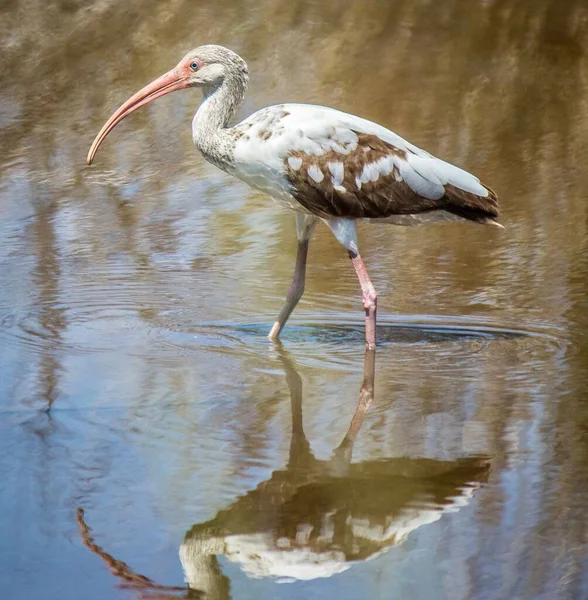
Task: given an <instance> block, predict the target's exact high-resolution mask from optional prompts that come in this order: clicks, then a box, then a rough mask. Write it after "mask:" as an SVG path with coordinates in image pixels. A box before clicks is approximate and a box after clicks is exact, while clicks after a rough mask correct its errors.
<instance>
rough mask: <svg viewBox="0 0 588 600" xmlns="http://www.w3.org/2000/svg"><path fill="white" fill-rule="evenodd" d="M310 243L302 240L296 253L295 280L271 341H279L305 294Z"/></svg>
mask: <svg viewBox="0 0 588 600" xmlns="http://www.w3.org/2000/svg"><path fill="white" fill-rule="evenodd" d="M308 243H309V240H302V241H299V242H298V250H297V251H296V266H295V267H294V278H293V279H292V284H291V285H290V287H289V288H288V293H287V294H286V303H285V304H284V306H283V307H282V310H281V311H280V314H279V315H278V320H277V321H276V322H275V323H274V325H273V327H272V329H271V331H270V332H269V335H268V336H267V337H268V338H269V339H270V340H277V339H278V337H279V336H280V332H281V331H282V329H284V325H285V324H286V321H287V320H288V318H289V317H290V315H291V314H292V311H293V310H294V308H295V307H296V305H297V304H298V301H299V300H300V298H302V294H304V280H305V278H306V257H307V256H308Z"/></svg>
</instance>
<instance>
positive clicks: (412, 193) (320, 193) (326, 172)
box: [285, 132, 498, 223]
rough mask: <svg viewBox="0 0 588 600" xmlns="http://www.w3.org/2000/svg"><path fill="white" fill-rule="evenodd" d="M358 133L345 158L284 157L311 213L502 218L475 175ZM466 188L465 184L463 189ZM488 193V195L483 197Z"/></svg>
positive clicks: (339, 155) (293, 154)
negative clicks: (444, 213)
mask: <svg viewBox="0 0 588 600" xmlns="http://www.w3.org/2000/svg"><path fill="white" fill-rule="evenodd" d="M355 133H356V135H357V137H358V143H357V146H356V147H355V148H354V149H353V150H352V151H350V152H348V153H347V154H343V153H340V152H337V151H335V150H332V149H328V150H327V151H326V152H325V153H323V154H320V155H316V154H308V153H305V152H303V151H299V150H298V151H293V152H291V153H290V154H289V155H288V156H287V157H286V161H285V165H286V170H287V176H288V179H289V180H290V183H291V184H292V186H293V188H294V196H295V198H296V199H297V200H298V202H300V204H302V206H304V207H305V208H306V209H307V210H308V211H310V212H311V213H313V214H315V215H317V216H319V217H347V218H352V219H362V218H370V219H381V218H386V217H391V216H394V215H411V214H421V213H426V212H429V211H436V210H444V211H447V212H449V213H453V214H455V215H458V216H460V217H463V218H464V219H469V220H471V221H476V222H478V223H488V222H492V221H494V220H495V219H496V218H497V217H498V200H497V197H496V194H495V193H494V192H493V191H492V190H491V189H490V188H487V187H486V186H484V185H483V184H480V183H479V181H478V180H477V179H476V178H474V176H473V175H469V174H467V173H465V172H464V171H461V169H457V167H453V165H449V164H448V163H445V162H443V161H441V160H439V159H437V158H435V157H433V156H430V155H426V154H425V153H423V155H422V156H419V155H417V154H411V153H410V150H404V149H400V148H397V147H395V146H393V145H391V144H389V143H387V142H384V141H383V140H382V139H380V138H379V137H378V136H377V135H373V134H368V133H357V132H355ZM409 154H410V155H409ZM419 171H420V172H419ZM451 173H457V175H458V177H457V181H461V180H462V179H463V177H467V178H470V179H471V182H472V184H471V185H469V187H470V188H472V187H475V189H476V190H478V189H479V190H480V193H479V194H476V193H475V192H474V191H471V189H470V190H467V189H462V188H460V187H458V185H454V184H453V183H451V182H450V181H451ZM447 174H449V175H447ZM468 183H469V180H467V179H466V180H465V184H466V185H464V187H468V185H467V184H468ZM484 190H487V195H486V196H483V195H481V194H482V193H485V192H484Z"/></svg>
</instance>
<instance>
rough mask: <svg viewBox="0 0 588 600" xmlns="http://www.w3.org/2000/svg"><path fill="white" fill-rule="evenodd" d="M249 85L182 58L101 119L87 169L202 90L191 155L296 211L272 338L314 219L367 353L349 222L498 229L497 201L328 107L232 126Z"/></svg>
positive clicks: (369, 305) (361, 274)
mask: <svg viewBox="0 0 588 600" xmlns="http://www.w3.org/2000/svg"><path fill="white" fill-rule="evenodd" d="M247 81H248V69H247V64H246V63H245V61H244V60H243V59H242V58H241V57H240V56H238V55H237V54H235V53H234V52H232V51H231V50H229V49H227V48H224V47H222V46H215V45H207V46H200V47H199V48H196V49H195V50H192V51H191V52H188V54H186V56H184V58H182V60H181V61H180V62H179V63H178V64H177V65H176V67H174V68H173V69H172V70H171V71H169V72H168V73H166V74H165V75H162V76H161V77H159V78H158V79H156V80H155V81H153V82H152V83H150V84H149V85H147V86H146V87H144V88H143V89H142V90H140V91H139V92H137V93H136V94H135V95H134V96H132V97H131V98H129V99H128V100H127V101H126V102H125V103H124V104H123V105H122V106H121V107H120V108H119V109H118V110H117V111H116V112H115V113H114V114H113V115H112V116H111V117H110V119H108V121H107V122H106V123H105V124H104V126H103V127H102V129H101V130H100V132H99V133H98V135H97V136H96V139H95V140H94V142H93V143H92V147H91V148H90V151H89V153H88V159H87V162H88V164H91V163H92V161H93V160H94V156H95V154H96V152H97V150H98V147H99V146H100V144H101V143H102V142H103V141H104V138H105V137H106V136H107V135H108V134H109V133H110V131H112V129H113V128H114V127H115V126H116V125H117V124H118V123H119V122H120V121H122V119H124V118H125V117H126V116H128V115H130V114H131V113H132V112H133V111H135V110H137V109H138V108H140V107H141V106H144V105H145V104H147V103H149V102H151V101H152V100H155V99H156V98H159V97H161V96H163V95H165V94H169V93H170V92H173V91H175V90H181V89H185V88H190V87H200V88H202V90H203V100H202V104H201V105H200V108H199V109H198V111H197V112H196V115H195V116H194V120H193V121H192V137H193V140H194V144H195V145H196V148H198V150H199V151H200V152H201V153H202V155H203V156H204V158H205V159H206V160H208V161H209V162H211V163H212V164H213V165H216V166H217V167H219V168H220V169H222V170H223V171H226V172H227V173H229V174H231V175H234V176H235V177H238V178H239V179H242V180H243V181H245V182H246V183H248V184H249V185H250V186H252V187H254V188H256V189H258V190H261V191H262V192H265V193H267V194H269V195H270V196H271V197H272V198H273V199H274V200H276V201H278V202H280V203H282V204H284V205H286V206H287V207H289V208H291V209H293V210H294V211H296V232H297V236H298V249H297V254H296V266H295V269H294V277H293V280H292V284H291V286H290V288H289V289H288V293H287V297H286V303H285V304H284V306H283V308H282V310H281V311H280V314H279V316H278V319H277V321H276V322H275V323H274V325H273V327H272V329H271V331H270V333H269V338H270V339H277V338H278V336H279V335H280V332H281V331H282V329H283V327H284V325H285V324H286V321H287V320H288V317H289V316H290V314H291V313H292V311H293V310H294V307H295V306H296V304H297V303H298V301H299V300H300V298H301V297H302V294H303V292H304V279H305V274H306V257H307V254H308V243H309V240H310V237H311V235H312V232H313V230H314V228H315V226H316V224H317V222H318V221H319V220H321V221H323V222H324V223H326V225H328V227H329V228H330V229H331V231H332V232H333V234H334V235H335V237H336V238H337V240H338V241H339V242H340V243H341V244H342V245H343V246H344V247H345V248H346V249H347V251H348V253H349V257H350V258H351V261H352V263H353V266H354V268H355V271H356V273H357V277H358V278H359V283H360V285H361V290H362V294H363V306H364V309H365V313H366V320H365V336H366V344H367V346H368V348H374V347H375V345H376V306H377V296H376V291H375V289H374V286H373V285H372V282H371V281H370V278H369V276H368V273H367V269H366V267H365V264H364V262H363V260H362V258H361V256H360V254H359V247H358V243H357V231H356V222H357V221H368V222H384V223H392V224H395V225H417V224H420V223H424V222H439V221H474V222H476V223H482V224H487V225H497V226H499V227H502V226H501V225H499V224H498V223H497V222H496V219H497V217H498V201H497V198H496V194H495V193H494V192H493V191H492V190H491V189H490V188H488V187H486V186H485V185H483V184H482V183H480V180H479V179H478V178H477V177H474V176H473V175H471V174H470V173H467V172H466V171H463V170H462V169H459V168H458V167H455V166H453V165H451V164H449V163H447V162H445V161H443V160H440V159H438V158H435V157H434V156H432V155H431V154H429V153H428V152H425V151H424V150H421V149H420V148H417V147H416V146H413V145H412V144H410V143H409V142H407V141H406V140H404V139H402V138H401V137H400V136H398V135H396V134H395V133H393V132H391V131H389V130H388V129H386V128H385V127H382V126H381V125H378V124H376V123H373V122H371V121H368V120H366V119H362V118H360V117H356V116H354V115H350V114H346V113H343V112H340V111H338V110H334V109H332V108H326V107H324V106H313V105H306V104H278V105H276V106H270V107H268V108H263V109H261V110H259V111H257V112H256V113H254V114H253V115H251V116H250V117H248V118H247V119H245V120H244V121H242V122H241V123H239V124H238V125H235V126H233V127H229V126H228V124H229V122H230V120H231V118H232V117H233V116H234V114H235V112H236V111H237V109H238V108H239V106H240V105H241V103H242V101H243V98H244V96H245V92H246V90H247Z"/></svg>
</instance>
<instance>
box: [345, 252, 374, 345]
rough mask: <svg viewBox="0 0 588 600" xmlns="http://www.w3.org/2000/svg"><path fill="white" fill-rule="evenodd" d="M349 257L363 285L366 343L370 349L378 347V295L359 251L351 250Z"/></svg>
mask: <svg viewBox="0 0 588 600" xmlns="http://www.w3.org/2000/svg"><path fill="white" fill-rule="evenodd" d="M349 258H350V259H351V262H352V263H353V267H354V268H355V272H356V273H357V278H358V279H359V283H360V285H361V292H362V294H363V307H364V308H365V343H366V346H367V347H368V349H370V350H372V349H374V348H375V347H376V311H377V308H378V296H377V294H376V289H375V288H374V284H373V283H372V282H371V280H370V277H369V275H368V272H367V269H366V267H365V263H364V262H363V260H362V259H361V256H360V255H359V253H357V252H353V251H352V250H350V251H349Z"/></svg>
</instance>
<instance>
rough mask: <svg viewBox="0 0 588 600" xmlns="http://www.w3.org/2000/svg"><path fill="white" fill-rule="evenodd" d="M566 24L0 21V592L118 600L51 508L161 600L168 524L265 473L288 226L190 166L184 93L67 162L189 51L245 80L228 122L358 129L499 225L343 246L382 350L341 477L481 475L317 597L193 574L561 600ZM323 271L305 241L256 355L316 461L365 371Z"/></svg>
mask: <svg viewBox="0 0 588 600" xmlns="http://www.w3.org/2000/svg"><path fill="white" fill-rule="evenodd" d="M587 27H588V7H587V6H586V3H585V2H583V1H581V0H575V1H574V0H566V1H561V0H560V1H558V2H555V0H536V1H534V2H525V3H521V2H515V1H514V0H491V1H482V0H479V1H478V0H444V1H443V2H436V3H431V2H429V1H427V0H415V1H412V2H405V1H401V0H391V1H389V2H386V3H383V2H380V1H377V0H368V1H367V2H366V1H362V2H344V3H324V2H315V1H310V0H308V1H298V0H296V1H294V2H281V1H275V0H272V1H271V2H268V1H266V2H264V1H261V2H256V3H251V2H247V1H245V2H233V1H232V0H227V1H223V2H207V1H202V2H199V3H198V5H197V6H195V5H194V3H192V2H186V1H185V0H184V1H182V0H174V1H171V2H165V3H161V2H154V1H150V0H147V1H142V2H138V0H129V1H126V2H124V3H120V2H113V1H108V0H104V1H96V2H91V1H88V0H75V1H72V2H56V1H52V2H43V3H41V2H39V1H38V0H13V1H12V2H4V3H3V4H2V5H1V6H0V48H1V50H2V61H0V78H1V81H2V85H1V86H0V148H1V149H2V151H1V152H0V167H1V170H0V236H1V239H2V244H0V279H1V281H2V283H3V285H2V286H0V413H1V419H0V456H2V458H1V459H0V472H1V474H2V481H3V486H2V490H1V491H0V509H1V511H2V532H3V534H2V536H0V556H2V560H1V561H0V597H2V598H4V597H6V598H11V599H17V600H18V599H20V598H29V597H46V598H59V599H60V600H67V599H68V598H72V599H74V598H75V599H76V600H78V599H79V598H84V599H85V600H91V599H93V598H96V599H101V600H102V599H103V598H119V597H121V598H122V597H135V594H134V592H131V591H128V590H126V591H125V590H117V589H115V587H114V586H113V580H112V578H111V577H110V576H109V574H108V573H107V571H106V570H105V569H104V568H103V566H102V564H101V563H100V562H99V561H97V560H96V557H95V556H93V555H92V554H91V553H89V552H87V550H85V548H84V547H83V546H82V542H81V540H80V538H79V535H78V531H77V525H76V523H75V511H76V509H77V507H78V506H82V507H83V508H84V509H85V510H86V515H87V517H88V520H89V521H90V523H91V525H92V527H93V528H94V530H95V531H96V532H97V533H96V536H97V543H98V544H102V545H104V547H108V551H109V552H111V553H112V555H113V556H116V557H117V560H121V561H125V562H126V563H128V564H129V565H133V568H134V569H137V572H140V573H149V576H150V577H152V578H153V580H154V581H164V582H169V583H170V584H171V585H176V586H181V584H182V582H183V573H182V571H181V567H180V562H179V561H178V557H177V552H178V546H179V544H180V542H181V540H182V539H183V537H184V535H185V532H186V530H188V529H189V528H190V527H191V526H192V525H193V524H194V523H207V522H211V521H214V519H215V518H216V516H217V515H218V514H222V511H224V510H226V509H227V507H229V506H232V505H233V503H234V502H235V499H236V498H246V497H248V493H250V491H251V490H259V489H261V488H260V486H263V482H268V481H271V477H272V473H279V472H281V471H282V470H283V465H284V464H286V463H287V462H288V456H289V452H290V450H289V447H290V439H289V430H290V421H291V414H290V398H291V394H290V391H289V389H288V387H287V385H286V384H285V382H284V366H283V364H282V363H280V361H279V357H277V356H276V355H275V354H274V352H273V350H272V349H271V348H270V347H268V345H267V343H266V341H265V339H264V335H265V333H266V332H267V329H268V327H269V326H270V324H271V322H272V319H273V318H274V317H275V314H276V311H277V310H278V309H279V307H280V305H281V302H282V300H283V295H284V292H285V290H286V288H287V286H288V284H289V280H290V276H291V270H292V264H293V259H294V251H295V234H294V226H293V218H292V216H291V215H290V214H288V213H286V212H283V211H282V210H281V209H279V208H278V207H277V206H275V205H274V204H273V203H272V202H270V201H268V200H267V199H266V198H264V197H262V196H260V195H258V194H256V193H254V192H251V191H250V190H248V189H247V188H246V187H245V186H244V185H242V184H241V183H239V182H237V181H234V180H232V179H230V178H229V177H227V176H225V175H224V174H222V173H220V172H219V171H217V170H216V169H215V168H214V167H212V166H210V165H207V164H205V163H203V162H202V160H201V159H200V158H199V157H198V155H197V154H196V152H195V150H194V149H193V148H192V145H191V139H190V128H189V121H190V118H191V115H192V113H193V111H194V109H195V107H196V105H197V103H198V101H199V98H198V95H197V93H195V94H192V93H190V92H185V93H178V94H175V95H172V96H170V97H168V98H165V99H161V100H160V101H158V102H157V103H155V104H154V105H153V106H152V107H149V108H148V109H145V110H144V111H142V112H140V113H137V114H136V115H134V116H133V118H131V119H128V120H127V121H126V122H125V123H124V124H121V126H120V128H119V129H117V132H116V136H115V137H112V138H110V139H109V140H108V142H107V143H106V144H105V146H104V147H103V148H102V149H101V152H102V154H101V158H100V163H99V164H97V165H95V166H94V167H92V168H87V167H86V166H85V165H84V157H85V153H86V151H87V148H88V145H89V143H90V142H91V140H92V138H93V136H94V134H95V133H96V131H97V130H98V128H99V127H100V125H101V124H102V122H103V121H104V119H105V117H107V116H108V115H109V114H110V113H111V111H112V109H113V107H115V106H117V105H118V104H119V103H120V101H121V100H123V99H125V98H126V97H128V95H129V94H130V93H131V92H133V91H135V90H136V89H138V88H139V87H141V86H142V85H143V84H144V83H145V82H147V81H150V80H151V79H152V78H153V77H155V76H157V75H159V74H160V73H162V72H164V71H165V70H167V69H168V68H170V66H172V65H174V64H175V63H176V62H177V60H178V57H180V56H181V55H182V54H183V53H184V52H185V51H186V50H187V49H189V48H191V47H194V46H196V45H198V44H200V43H207V42H213V43H221V44H225V45H227V46H229V47H231V48H233V49H235V50H236V51H237V52H239V53H240V54H241V55H242V56H243V57H245V58H246V59H247V61H248V63H249V66H250V69H251V72H252V78H251V87H250V93H249V96H248V99H247V101H246V105H245V107H244V109H243V112H244V113H247V112H250V111H252V110H254V109H256V108H258V107H261V106H263V105H267V104H271V103H274V102H282V101H300V102H317V103H320V104H326V105H331V106H336V107H338V108H341V109H343V110H346V111H350V112H353V113H356V114H360V115H363V116H366V117H368V118H372V119H375V120H377V121H379V122H381V123H383V124H385V125H387V126H389V127H391V128H392V129H393V130H395V131H397V132H398V133H399V134H401V135H403V136H405V137H407V138H408V139H410V140H411V141H413V142H415V143H417V144H419V145H420V146H422V147H424V148H426V149H427V150H429V151H431V152H433V153H434V154H437V155H439V156H442V157H443V158H446V159H448V160H450V161H452V162H456V163H458V164H460V165H461V166H463V167H465V168H467V169H468V170H471V171H473V172H475V173H476V174H478V175H479V176H480V177H481V178H482V179H483V180H484V181H486V182H488V183H489V184H490V185H492V187H493V188H495V189H496V190H497V192H498V193H499V195H500V197H501V201H502V207H503V214H504V219H503V222H504V223H505V225H506V226H507V230H506V231H504V232H500V231H494V230H493V229H492V230H490V231H489V229H491V228H486V229H484V228H480V227H476V226H474V225H472V226H467V225H445V226H431V227H427V228H421V229H412V230H408V229H401V228H393V227H383V226H382V227H376V226H371V227H370V228H369V229H367V228H363V229H362V230H361V231H360V237H361V242H362V254H363V255H364V258H365V259H366V262H367V264H368V266H369V268H370V273H372V275H373V278H374V283H375V285H376V287H377V289H378V291H379V292H380V307H379V310H380V315H381V328H380V329H381V332H379V334H381V335H380V337H381V339H382V340H383V341H384V343H383V345H382V348H380V349H379V351H378V366H377V372H376V383H375V385H376V389H377V401H376V402H375V403H374V404H373V406H372V407H371V408H370V411H369V412H368V413H367V414H366V416H365V421H364V423H363V427H362V431H361V435H359V436H358V437H357V439H356V441H355V444H354V462H353V463H352V465H353V464H358V465H361V464H364V465H365V464H370V463H371V462H372V461H379V460H381V461H385V460H387V459H390V457H397V459H398V460H401V459H402V460H404V461H408V462H407V463H406V464H412V463H411V462H410V461H414V460H416V459H417V458H420V457H426V458H427V459H429V460H434V461H441V462H453V461H456V460H459V459H460V457H464V456H465V457H468V456H474V455H478V454H484V455H488V456H491V457H492V469H491V471H490V473H489V474H488V482H487V484H485V485H484V486H482V487H481V489H479V490H478V491H477V492H476V494H475V496H474V497H473V498H472V499H471V501H470V502H469V504H468V505H467V506H465V507H463V508H462V509H460V510H459V511H458V512H455V513H448V514H445V515H444V516H443V518H442V519H440V520H439V521H437V522H435V523H431V524H428V525H427V526H426V527H420V528H418V529H416V530H414V531H413V532H412V533H411V534H410V536H408V537H407V539H406V540H405V541H404V542H403V543H402V544H401V545H399V546H393V547H390V548H389V550H388V551H387V552H385V553H382V554H380V555H378V556H376V557H375V558H373V559H372V560H368V561H365V562H358V563H356V564H354V565H353V567H352V568H350V569H348V570H346V571H344V572H342V573H339V574H336V575H333V576H332V577H329V578H319V579H314V580H309V581H297V582H294V583H291V584H279V583H277V582H276V581H275V579H274V578H259V579H257V578H251V577H248V576H247V575H246V574H245V573H244V572H243V571H242V570H241V569H240V567H239V565H238V564H236V563H233V562H232V561H231V560H229V559H227V558H223V557H219V559H218V560H219V564H220V566H221V568H222V571H223V574H224V576H226V577H228V578H229V579H230V581H231V594H232V595H233V597H235V598H237V597H239V598H243V597H245V598H265V597H276V598H299V597H305V598H306V597H308V598H313V597H316V598H318V597H321V598H322V597H324V596H326V595H331V596H336V597H340V598H343V599H346V598H349V599H351V598H358V597H368V598H380V597H381V598H389V597H398V598H405V597H406V598H431V599H435V600H437V599H439V598H447V599H449V598H451V599H454V598H484V599H486V598H491V599H497V600H502V599H503V598H522V599H530V598H545V599H552V598H555V599H559V598H562V599H568V598H569V599H576V598H583V597H586V596H588V580H587V579H588V576H587V575H586V574H587V573H588V564H587V558H586V557H587V553H586V546H587V537H588V531H587V527H586V523H587V519H586V500H585V499H586V493H587V491H588V467H587V466H586V465H587V464H588V442H587V439H588V438H587V435H586V432H587V431H588V408H587V406H586V402H585V398H586V385H587V384H588V377H587V366H588V339H587V338H588V335H587V331H588V302H587V300H586V298H587V297H588V283H587V282H588V234H587V227H588V209H587V206H588V205H587V203H586V189H588V175H587V171H586V169H585V168H584V163H585V162H586V157H587V156H588V147H587V140H588V121H587V118H588V117H587V116H586V115H588V110H587V109H588V79H587V78H586V73H588V63H587V60H588V58H587V57H588V52H587V50H588V45H587V42H586V40H587V39H588V38H587V36H586V33H587ZM347 263H348V259H347V257H346V255H345V253H344V252H342V250H341V248H340V246H339V245H338V244H337V243H336V242H335V240H334V239H332V236H331V235H330V234H329V233H328V232H327V231H324V230H321V229H319V230H317V233H316V234H315V237H314V239H313V241H312V243H311V248H310V259H309V270H308V282H307V290H306V296H305V298H304V299H303V301H302V303H301V305H300V306H299V307H298V309H297V311H296V313H295V319H294V320H293V323H292V326H291V327H290V329H289V330H288V331H287V333H286V334H285V337H284V344H285V346H286V348H287V349H288V352H289V353H290V355H291V356H292V357H293V360H295V362H296V364H297V371H298V372H299V374H300V377H301V379H302V381H303V383H304V411H305V431H306V433H307V435H308V439H311V440H313V449H314V453H315V454H314V455H315V456H316V457H317V464H319V465H321V464H327V463H326V462H324V461H327V457H328V456H330V454H331V451H332V448H334V447H336V446H337V445H338V444H339V443H340V436H341V434H342V432H344V431H345V430H346V428H347V426H348V424H349V420H350V418H351V415H352V413H353V410H354V407H355V404H356V402H357V397H356V396H357V388H358V386H359V384H360V381H361V377H362V366H361V365H362V353H363V350H362V342H361V327H362V314H361V309H360V302H359V290H358V287H357V283H356V280H355V275H354V273H353V271H352V269H350V267H349V265H348V264H347ZM48 409H50V410H48ZM382 487H383V488H384V486H382ZM384 491H385V490H384V489H383V490H382V496H381V499H382V500H383V502H384V503H385V498H386V497H385V495H384ZM237 502H239V501H237Z"/></svg>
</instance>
